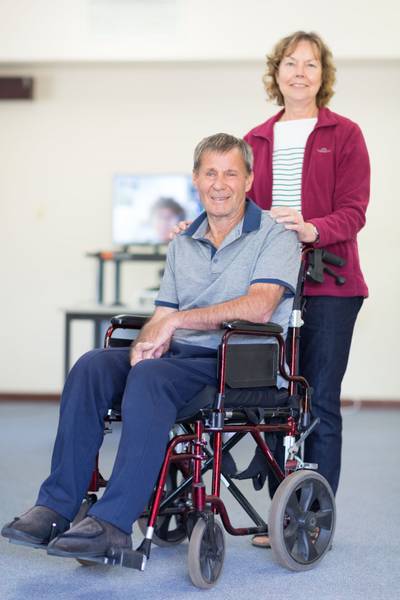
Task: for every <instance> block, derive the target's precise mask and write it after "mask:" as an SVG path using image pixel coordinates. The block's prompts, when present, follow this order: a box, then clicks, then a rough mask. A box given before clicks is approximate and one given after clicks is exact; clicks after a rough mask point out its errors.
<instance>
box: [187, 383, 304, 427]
mask: <svg viewBox="0 0 400 600" xmlns="http://www.w3.org/2000/svg"><path fill="white" fill-rule="evenodd" d="M216 393H217V389H216V388H215V387H214V386H211V385H207V386H205V387H204V388H203V389H202V390H201V392H199V394H197V396H195V397H194V398H193V400H192V401H191V402H190V403H189V404H187V405H186V406H185V408H183V409H182V410H180V411H179V413H178V417H177V418H178V420H184V419H188V418H189V417H192V416H193V415H195V414H197V413H198V412H199V411H200V410H201V409H204V408H212V406H213V404H214V401H215V395H216ZM288 402H289V394H288V390H286V389H284V388H283V389H280V390H278V388H276V387H266V388H256V389H244V388H241V389H234V388H230V387H228V386H226V389H225V401H224V406H225V409H226V410H230V409H233V408H234V409H250V408H278V407H285V406H287V405H288ZM297 406H298V405H297Z"/></svg>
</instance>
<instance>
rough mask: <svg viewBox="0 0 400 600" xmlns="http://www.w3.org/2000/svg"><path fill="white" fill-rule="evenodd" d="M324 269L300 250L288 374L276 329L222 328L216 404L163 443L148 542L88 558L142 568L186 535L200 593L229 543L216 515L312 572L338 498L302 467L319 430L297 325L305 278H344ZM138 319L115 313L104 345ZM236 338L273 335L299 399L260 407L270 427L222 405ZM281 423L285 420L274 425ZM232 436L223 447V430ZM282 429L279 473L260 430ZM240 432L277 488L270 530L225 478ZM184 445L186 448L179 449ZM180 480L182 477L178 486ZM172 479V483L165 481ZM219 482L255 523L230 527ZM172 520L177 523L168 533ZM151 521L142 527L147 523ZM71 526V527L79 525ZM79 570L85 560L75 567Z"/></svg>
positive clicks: (310, 252)
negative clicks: (158, 549)
mask: <svg viewBox="0 0 400 600" xmlns="http://www.w3.org/2000/svg"><path fill="white" fill-rule="evenodd" d="M326 263H330V264H334V265H336V266H341V265H342V264H343V262H342V261H341V259H339V258H338V257H335V256H333V255H331V254H328V253H327V252H325V251H323V250H315V249H312V248H308V249H305V250H304V251H303V258H302V265H301V269H300V273H299V279H298V285H297V291H296V295H295V300H294V305H293V312H292V321H291V324H290V327H291V335H290V338H289V340H288V341H289V344H290V348H291V360H290V365H289V371H290V372H289V373H287V370H286V366H285V365H286V361H285V356H286V353H285V345H286V342H285V340H284V338H283V336H282V329H281V328H280V326H278V325H275V324H273V323H267V324H254V323H248V322H240V321H237V322H230V323H225V324H223V327H224V328H225V329H226V330H225V333H224V334H223V336H222V341H221V346H220V352H219V359H218V360H219V371H218V372H219V383H218V389H217V393H216V396H215V400H214V404H213V406H212V407H211V408H205V409H201V410H200V412H199V413H198V414H197V415H196V416H195V417H194V419H189V420H187V419H186V420H184V421H183V422H181V423H180V425H179V426H180V428H181V430H182V431H183V433H181V434H178V435H175V436H174V437H172V439H171V440H170V442H169V443H168V446H167V449H166V454H165V458H164V462H163V465H162V467H161V471H160V474H159V477H158V481H157V484H156V486H155V490H154V493H153V496H152V499H151V501H150V504H149V509H148V510H147V511H145V513H143V515H142V517H141V518H140V519H139V526H140V528H141V530H142V531H143V532H145V538H144V540H143V542H142V543H141V545H140V546H139V548H138V549H137V550H131V551H123V552H122V551H121V552H118V551H116V552H115V553H114V554H113V555H112V556H106V557H102V558H101V559H93V560H94V561H95V562H102V563H104V564H109V565H121V566H127V567H131V568H135V569H139V570H143V569H144V568H145V565H146V561H147V559H148V558H149V556H150V550H151V543H152V542H153V543H156V544H157V545H163V546H167V545H170V544H176V543H179V542H181V541H183V539H185V538H186V536H188V537H189V561H188V564H189V575H190V577H191V579H192V582H193V583H194V585H196V586H197V587H200V588H209V587H212V586H213V585H214V584H215V583H216V581H217V580H218V578H219V576H220V573H221V570H222V566H223V560H224V553H225V545H224V536H223V530H222V528H221V525H220V523H219V522H218V521H217V520H216V519H215V516H216V515H219V517H220V519H221V521H222V524H223V526H224V528H225V530H226V531H227V532H228V533H230V534H231V535H236V536H238V535H252V534H256V533H257V534H260V533H261V534H262V533H265V534H267V533H268V535H269V537H270V542H271V548H272V554H273V557H274V558H275V560H276V561H277V562H278V563H280V564H281V565H283V566H284V567H286V568H289V569H291V570H294V571H303V570H307V569H310V568H312V567H314V566H315V565H316V564H318V563H319V562H320V561H321V560H322V558H323V557H324V556H325V554H326V553H327V551H328V550H329V549H330V547H331V545H332V539H333V535H334V530H335V518H336V510H335V500H334V496H333V493H332V491H331V489H330V486H329V484H328V482H327V481H326V480H325V479H324V478H323V477H322V476H321V475H320V474H318V473H316V472H315V470H313V469H316V468H317V465H311V464H305V463H304V462H303V459H302V456H301V449H302V445H303V443H304V441H305V439H306V437H307V436H308V435H309V434H310V433H311V431H312V430H313V429H314V427H316V426H317V425H318V420H314V421H313V422H311V389H310V386H309V384H308V382H307V381H306V380H305V379H304V378H303V377H301V376H300V375H298V349H299V339H300V328H301V325H302V320H301V310H302V290H303V285H304V281H305V279H306V277H309V278H311V279H313V280H314V281H322V280H323V273H324V271H325V272H327V273H328V274H329V275H331V276H333V277H335V278H336V282H337V283H338V284H339V285H340V284H341V283H343V280H342V278H340V276H338V275H336V273H334V272H333V271H332V270H331V268H330V267H327V265H326ZM143 324H144V319H143V317H135V316H129V315H120V316H117V317H114V318H113V319H112V321H111V326H110V327H109V329H108V330H107V333H106V337H105V346H106V347H108V346H109V345H112V336H113V333H114V332H115V330H116V329H119V328H122V329H140V328H141V327H142V326H143ZM236 335H242V336H243V335H246V336H253V337H254V336H258V337H265V336H267V337H272V338H274V339H275V340H276V342H277V348H278V370H279V373H280V375H281V376H282V377H283V378H284V379H286V380H287V381H288V382H289V388H288V398H289V399H292V400H293V399H295V400H296V402H297V408H296V407H295V406H294V405H293V402H292V405H291V406H290V405H289V406H287V405H284V406H273V407H268V406H267V407H264V409H263V417H264V419H265V420H268V419H270V420H272V422H269V423H268V422H258V423H257V422H247V414H248V413H246V411H243V409H238V408H233V409H230V408H229V407H228V408H225V393H226V373H227V369H228V368H229V357H228V347H229V341H230V340H231V338H232V337H234V336H236ZM277 419H279V420H281V421H282V419H283V422H278V423H277V422H276V420H277ZM116 420H120V414H119V413H118V412H116V411H113V410H111V411H109V415H108V416H107V418H106V426H107V427H109V426H110V423H111V422H112V421H116ZM224 433H230V434H234V435H233V437H231V438H230V439H229V440H228V441H227V442H225V443H223V434H224ZM266 433H267V434H270V433H280V434H282V435H283V436H284V445H285V461H284V467H283V468H282V467H281V466H280V465H279V464H278V462H277V460H276V459H275V457H274V455H273V453H272V452H271V450H270V448H269V446H268V443H267V442H266V441H265V440H264V439H263V436H262V434H266ZM205 434H211V435H212V437H213V444H212V445H213V450H212V451H211V450H209V448H208V447H207V445H208V444H207V440H206V438H205ZM245 434H251V436H252V437H253V439H254V441H255V442H256V444H257V446H258V448H259V449H260V450H261V452H262V453H263V455H264V456H265V460H266V461H267V464H268V467H269V470H270V473H272V474H273V475H274V476H275V478H276V479H277V481H278V482H280V485H279V486H278V488H277V491H276V493H275V494H274V496H273V498H272V502H271V508H270V513H269V523H268V525H267V524H266V523H265V521H264V520H263V519H262V517H261V516H260V515H259V514H258V513H257V512H256V510H255V509H254V508H253V507H252V506H251V504H250V503H249V501H248V500H247V499H246V498H245V497H244V496H243V494H242V493H241V491H240V490H239V488H238V487H237V486H236V484H235V483H234V482H233V481H232V478H231V476H230V475H227V474H224V469H223V466H222V457H223V454H224V453H226V452H228V451H229V450H230V448H232V447H233V446H234V445H235V444H236V443H237V442H238V441H239V440H240V439H241V438H242V437H243V436H244V435H245ZM182 448H183V451H182ZM210 467H212V483H211V493H207V492H206V487H205V484H204V481H203V474H204V472H205V471H207V470H209V469H210ZM177 475H179V476H180V477H182V478H183V481H182V482H180V483H179V485H178V481H177ZM168 478H169V479H168ZM221 480H222V481H227V482H228V484H229V486H228V489H229V491H230V492H231V493H232V494H233V496H234V497H235V499H236V500H237V501H238V502H239V503H240V505H241V506H242V507H243V508H244V510H245V511H246V512H247V514H248V515H249V516H250V518H251V519H252V521H253V522H254V523H255V526H252V527H239V528H238V527H234V526H233V525H232V523H231V521H230V519H229V516H228V512H227V509H226V507H225V504H224V502H223V500H222V499H221V497H220V486H221ZM106 483H107V482H106V481H105V480H104V479H103V478H102V476H101V475H100V472H99V469H98V464H97V465H96V469H95V471H94V473H93V476H92V480H91V483H90V486H89V493H88V495H87V498H86V502H85V503H84V504H83V506H82V509H81V511H80V514H79V515H78V517H77V519H76V521H77V520H80V519H81V518H83V516H84V515H85V513H86V512H87V509H88V507H89V505H90V503H91V502H93V501H95V496H93V492H97V491H98V490H99V488H100V487H104V486H105V485H106ZM172 518H174V519H176V523H177V527H176V528H175V529H174V530H172V531H170V530H169V529H168V527H169V524H170V523H171V520H172ZM146 520H147V525H146V526H145V525H144V522H145V521H146ZM76 521H75V522H76ZM80 562H82V563H84V564H86V563H87V562H88V560H87V559H85V561H83V560H82V561H80Z"/></svg>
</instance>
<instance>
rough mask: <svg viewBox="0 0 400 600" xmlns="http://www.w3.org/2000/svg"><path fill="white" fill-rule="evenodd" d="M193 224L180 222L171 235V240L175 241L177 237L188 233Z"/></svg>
mask: <svg viewBox="0 0 400 600" xmlns="http://www.w3.org/2000/svg"><path fill="white" fill-rule="evenodd" d="M191 224H192V221H179V223H178V224H177V225H175V227H174V228H173V230H172V231H171V232H170V234H169V239H170V240H173V239H174V238H176V236H177V235H179V234H180V233H183V232H184V231H186V229H187V228H188V227H189V225H191Z"/></svg>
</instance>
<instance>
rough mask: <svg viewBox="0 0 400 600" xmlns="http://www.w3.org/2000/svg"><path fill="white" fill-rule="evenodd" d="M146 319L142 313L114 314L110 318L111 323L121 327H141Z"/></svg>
mask: <svg viewBox="0 0 400 600" xmlns="http://www.w3.org/2000/svg"><path fill="white" fill-rule="evenodd" d="M147 320H148V317H145V316H143V315H116V316H115V317H112V319H111V325H112V326H113V327H114V328H115V329H118V328H121V329H141V328H142V327H143V325H144V324H145V323H146V321H147Z"/></svg>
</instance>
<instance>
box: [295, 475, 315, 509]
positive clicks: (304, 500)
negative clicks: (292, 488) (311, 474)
mask: <svg viewBox="0 0 400 600" xmlns="http://www.w3.org/2000/svg"><path fill="white" fill-rule="evenodd" d="M316 496H317V490H316V488H315V482H314V481H313V480H310V481H307V483H306V484H303V485H302V487H301V491H300V500H299V504H300V506H301V510H302V511H303V512H307V511H309V510H310V507H311V505H312V503H313V502H314V500H315V498H316Z"/></svg>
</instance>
